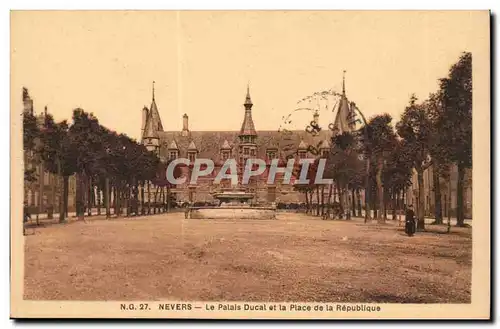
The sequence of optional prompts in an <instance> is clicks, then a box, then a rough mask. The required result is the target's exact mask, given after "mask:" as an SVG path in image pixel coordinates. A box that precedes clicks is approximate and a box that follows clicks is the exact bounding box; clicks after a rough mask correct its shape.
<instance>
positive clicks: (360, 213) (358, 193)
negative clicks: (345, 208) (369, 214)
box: [356, 188, 363, 217]
mask: <svg viewBox="0 0 500 329" xmlns="http://www.w3.org/2000/svg"><path fill="white" fill-rule="evenodd" d="M356 201H357V202H358V217H362V216H363V215H362V211H361V193H360V191H359V188H357V189H356Z"/></svg>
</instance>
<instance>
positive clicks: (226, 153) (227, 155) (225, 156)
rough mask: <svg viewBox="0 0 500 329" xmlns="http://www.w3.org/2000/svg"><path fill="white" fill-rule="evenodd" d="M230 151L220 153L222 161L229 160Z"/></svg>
mask: <svg viewBox="0 0 500 329" xmlns="http://www.w3.org/2000/svg"><path fill="white" fill-rule="evenodd" d="M229 156H230V151H222V160H224V161H226V160H227V159H229Z"/></svg>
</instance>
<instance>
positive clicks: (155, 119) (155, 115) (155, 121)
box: [149, 81, 163, 131]
mask: <svg viewBox="0 0 500 329" xmlns="http://www.w3.org/2000/svg"><path fill="white" fill-rule="evenodd" d="M149 117H150V118H151V120H152V126H153V128H154V129H155V130H156V131H163V125H162V123H161V118H160V113H159V112H158V106H156V100H155V81H153V100H152V101H151V107H150V109H149Z"/></svg>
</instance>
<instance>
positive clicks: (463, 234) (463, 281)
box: [24, 213, 472, 303]
mask: <svg viewBox="0 0 500 329" xmlns="http://www.w3.org/2000/svg"><path fill="white" fill-rule="evenodd" d="M430 229H431V230H434V229H436V230H439V229H441V230H446V228H439V227H438V228H435V227H430ZM471 233H472V229H471V228H455V227H453V228H452V233H451V234H442V232H440V231H436V232H419V233H417V234H416V235H415V236H413V237H411V238H410V237H407V236H406V235H405V234H404V232H403V228H402V227H399V226H398V225H397V224H394V223H393V222H390V223H388V224H385V225H380V224H376V223H369V224H364V223H363V222H362V220H353V221H323V220H319V219H317V218H313V217H308V216H306V215H302V214H294V213H289V214H286V213H280V214H279V216H278V220H274V221H271V220H265V221H260V220H244V221H234V220H195V219H184V214H181V213H174V214H169V215H157V216H151V217H138V218H135V219H125V218H122V219H113V220H90V221H88V222H87V223H83V222H73V223H70V224H66V225H52V226H47V227H43V228H40V229H37V230H36V231H35V234H33V235H28V236H26V237H25V241H26V243H25V287H24V288H25V292H24V296H25V299H32V300H186V301H187V300H190V301H193V300H198V301H301V302H381V303H385V302H387V303H470V298H471V297H470V296H471V292H470V291H471V267H472V266H471V252H472V240H471Z"/></svg>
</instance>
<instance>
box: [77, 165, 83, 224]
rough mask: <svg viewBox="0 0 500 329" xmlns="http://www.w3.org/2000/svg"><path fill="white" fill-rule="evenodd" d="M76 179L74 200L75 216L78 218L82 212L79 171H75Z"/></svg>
mask: <svg viewBox="0 0 500 329" xmlns="http://www.w3.org/2000/svg"><path fill="white" fill-rule="evenodd" d="M75 179H76V191H75V201H76V207H75V208H76V209H75V210H76V217H78V218H80V217H81V216H82V215H83V213H82V202H83V200H82V199H83V197H82V178H81V174H80V173H76V175H75Z"/></svg>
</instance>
